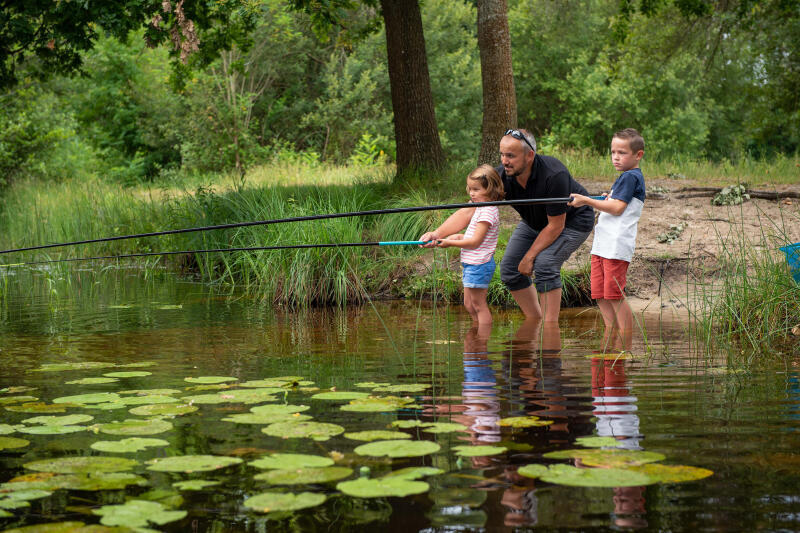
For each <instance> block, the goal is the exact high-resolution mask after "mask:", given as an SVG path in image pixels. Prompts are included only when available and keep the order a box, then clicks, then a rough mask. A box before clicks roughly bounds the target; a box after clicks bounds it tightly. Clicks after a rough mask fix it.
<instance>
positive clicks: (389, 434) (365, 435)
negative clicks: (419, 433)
mask: <svg viewBox="0 0 800 533" xmlns="http://www.w3.org/2000/svg"><path fill="white" fill-rule="evenodd" d="M344 437H345V438H346V439H351V440H361V441H366V442H372V441H374V440H397V439H410V438H411V435H409V434H408V433H403V432H402V431H387V430H381V429H376V430H373V431H357V432H355V433H345V434H344Z"/></svg>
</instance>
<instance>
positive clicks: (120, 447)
mask: <svg viewBox="0 0 800 533" xmlns="http://www.w3.org/2000/svg"><path fill="white" fill-rule="evenodd" d="M159 446H169V442H167V441H165V440H163V439H143V438H141V437H130V438H127V439H122V440H101V441H98V442H95V443H92V444H91V445H90V448H92V449H93V450H97V451H99V452H111V453H134V452H140V451H142V450H144V449H146V448H151V447H159Z"/></svg>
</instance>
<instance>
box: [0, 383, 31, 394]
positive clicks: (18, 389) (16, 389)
mask: <svg viewBox="0 0 800 533" xmlns="http://www.w3.org/2000/svg"><path fill="white" fill-rule="evenodd" d="M35 390H36V387H28V386H27V385H16V386H13V387H6V388H4V389H0V393H1V394H20V393H22V392H31V391H35Z"/></svg>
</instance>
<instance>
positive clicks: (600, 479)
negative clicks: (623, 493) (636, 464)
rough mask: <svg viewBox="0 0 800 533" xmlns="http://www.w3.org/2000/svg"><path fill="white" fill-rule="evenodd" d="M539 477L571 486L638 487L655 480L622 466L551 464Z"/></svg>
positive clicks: (548, 481) (557, 483)
mask: <svg viewBox="0 0 800 533" xmlns="http://www.w3.org/2000/svg"><path fill="white" fill-rule="evenodd" d="M539 479H541V480H542V481H546V482H547V483H555V484H556V485H568V486H571V487H638V486H642V485H651V484H652V483H654V482H655V481H654V480H653V479H651V478H650V477H649V476H648V475H647V474H642V473H639V472H634V471H632V470H628V469H623V468H576V467H574V466H570V465H551V466H550V467H549V468H548V469H547V472H546V473H544V474H542V475H541V476H539Z"/></svg>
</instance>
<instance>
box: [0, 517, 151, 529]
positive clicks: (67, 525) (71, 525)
mask: <svg viewBox="0 0 800 533" xmlns="http://www.w3.org/2000/svg"><path fill="white" fill-rule="evenodd" d="M0 516H3V515H2V514H0ZM9 516H11V515H9ZM3 533H123V531H120V530H119V529H117V528H111V527H106V526H100V525H91V526H87V525H86V524H84V523H83V522H55V523H50V524H36V525H34V526H24V527H19V528H14V529H7V530H5V531H3ZM143 533H144V532H143Z"/></svg>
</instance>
